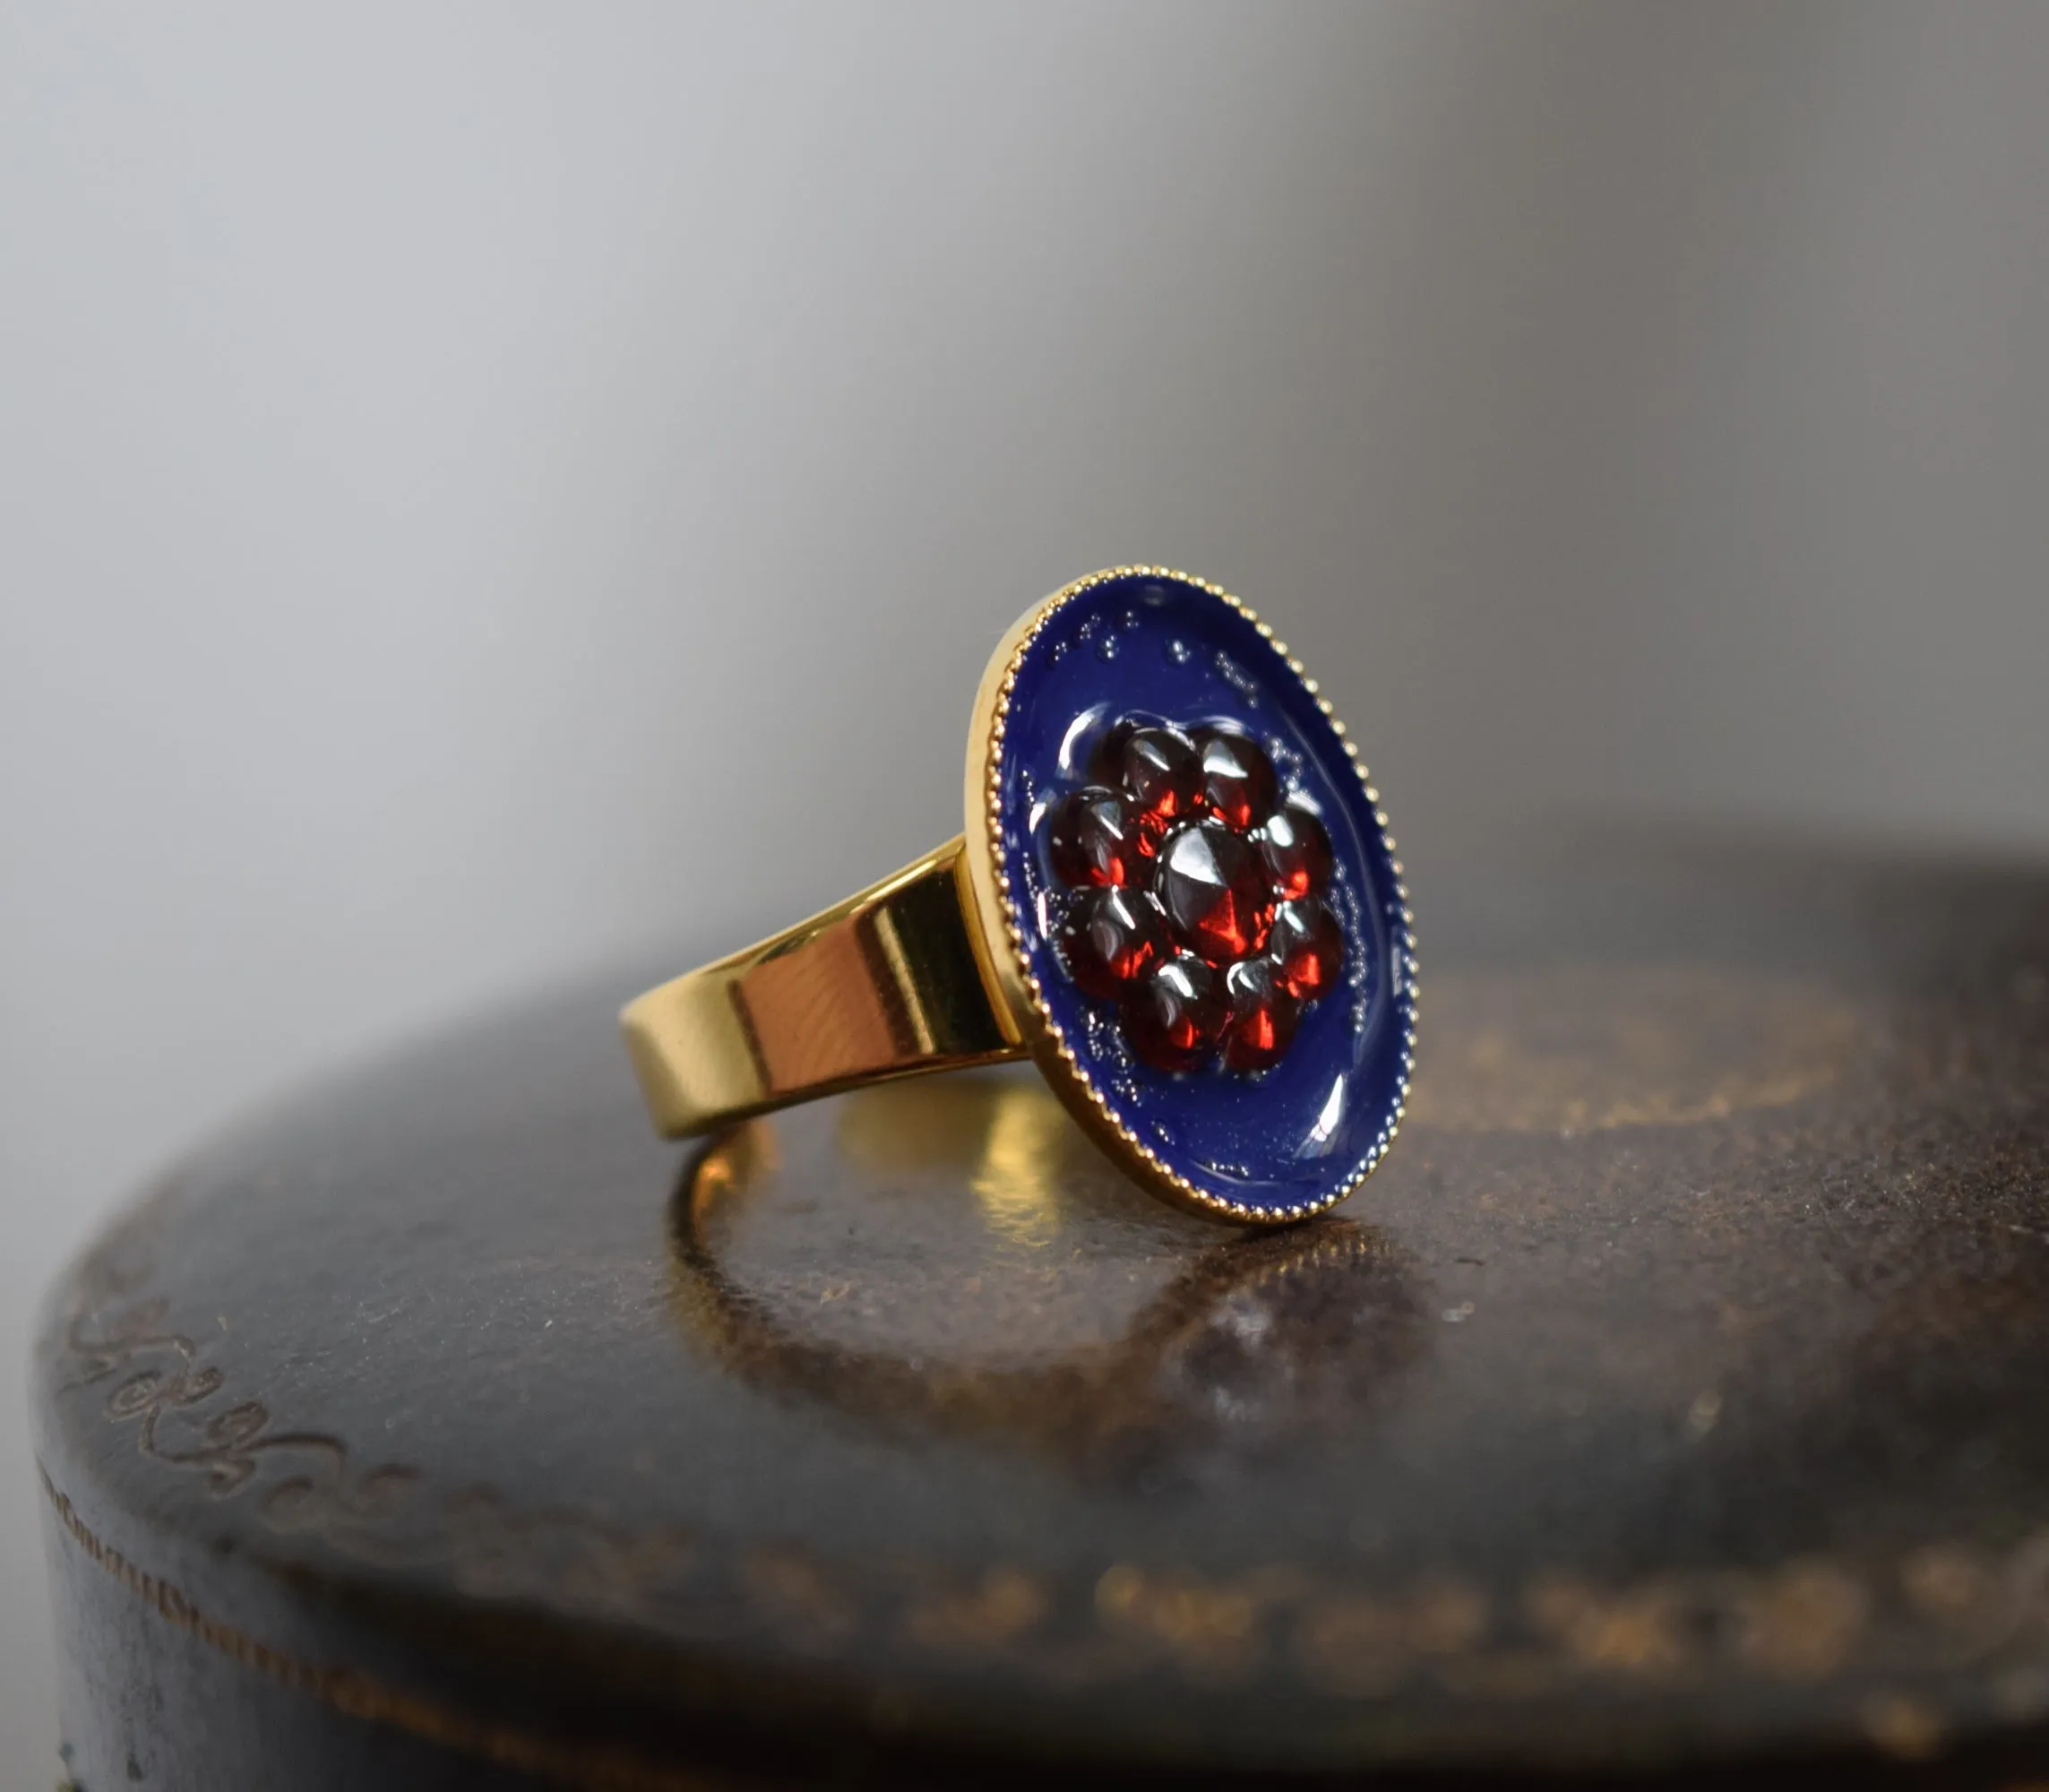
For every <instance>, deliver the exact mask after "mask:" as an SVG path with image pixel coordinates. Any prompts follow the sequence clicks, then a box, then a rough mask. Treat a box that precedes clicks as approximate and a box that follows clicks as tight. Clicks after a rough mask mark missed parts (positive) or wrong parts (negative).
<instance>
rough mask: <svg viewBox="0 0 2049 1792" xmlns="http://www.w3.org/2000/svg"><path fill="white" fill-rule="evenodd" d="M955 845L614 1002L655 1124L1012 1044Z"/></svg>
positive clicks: (680, 1125) (760, 1110)
mask: <svg viewBox="0 0 2049 1792" xmlns="http://www.w3.org/2000/svg"><path fill="white" fill-rule="evenodd" d="M964 847H965V842H964V841H963V840H961V839H960V838H959V837H958V836H957V837H956V838H954V839H953V840H949V841H948V842H947V843H946V844H945V845H944V846H943V847H941V848H939V849H937V850H936V851H934V852H929V853H927V854H926V855H925V857H923V858H921V859H918V860H917V862H916V863H915V864H912V865H908V866H905V867H904V868H903V869H902V870H901V871H900V872H897V873H895V874H893V875H891V876H889V877H885V878H883V879H882V882H881V883H875V884H873V885H871V886H870V887H869V888H868V889H866V890H863V891H860V892H857V894H855V895H852V896H849V897H848V898H847V899H846V900H844V901H841V902H837V903H835V904H834V905H833V906H832V907H831V908H830V909H826V910H824V912H823V913H822V914H818V915H814V916H813V917H812V918H811V919H809V920H808V921H800V922H799V923H798V924H797V925H796V926H794V927H789V928H786V929H785V930H784V931H783V932H781V933H779V934H777V935H775V936H774V937H773V938H771V939H766V940H763V941H762V942H761V943H760V944H758V945H753V946H749V947H748V948H747V949H746V950H745V951H744V952H735V953H733V954H732V955H731V956H730V957H727V958H722V959H720V960H719V961H718V962H716V963H715V964H708V965H704V966H702V968H701V969H696V970H693V971H686V972H685V973H684V975H683V976H681V977H678V978H675V979H674V980H673V981H671V982H668V983H665V984H663V985H662V986H660V987H659V988H657V989H650V991H649V992H648V993H647V994H646V995H642V996H640V997H638V998H637V999H636V1000H634V1001H633V1002H632V1003H630V1004H627V1007H626V1009H625V1012H624V1014H623V1015H622V1016H621V1017H620V1018H621V1024H622V1025H623V1027H624V1030H625V1035H626V1047H627V1050H628V1051H629V1052H630V1053H631V1054H632V1055H633V1067H634V1070H635V1071H636V1072H637V1073H639V1076H640V1080H641V1092H642V1093H643V1094H644V1095H645V1096H646V1097H647V1102H648V1111H649V1114H650V1116H651V1117H652V1118H653V1120H654V1123H655V1125H656V1127H657V1128H658V1129H659V1131H660V1132H661V1133H663V1134H664V1136H666V1137H668V1138H684V1137H688V1136H689V1135H691V1134H693V1133H702V1132H707V1131H710V1130H711V1129H712V1128H715V1127H718V1126H721V1125H724V1124H727V1123H728V1122H730V1121H735V1120H744V1119H746V1118H748V1117H749V1116H753V1115H756V1114H764V1113H767V1112H768V1111H770V1110H771V1108H776V1107H785V1106H787V1105H788V1104H789V1103H790V1102H793V1101H805V1100H809V1099H810V1098H812V1097H814V1096H820V1095H831V1094H835V1093H837V1092H839V1090H847V1089H854V1088H857V1087H858V1086H859V1085H861V1084H863V1083H867V1082H877V1081H883V1080H885V1079H887V1078H891V1077H900V1076H916V1075H919V1074H921V1073H924V1072H926V1071H940V1070H960V1069H964V1068H966V1067H967V1066H969V1065H970V1064H999V1063H1002V1062H1003V1061H1005V1060H1007V1059H1015V1058H1021V1057H1023V1056H1025V1055H1026V1047H1025V1044H1024V1041H1023V1039H1022V1038H1021V1037H1020V1035H1019V1033H1018V1031H1017V1030H1016V1029H1015V1028H1014V1027H1011V1028H1006V1027H1005V1025H1004V1024H1003V1020H1002V1019H1001V1018H999V1011H998V1009H997V1006H996V1004H995V1003H994V1001H992V1000H991V998H990V995H989V992H988V988H987V986H986V984H985V982H984V980H983V976H982V971H981V968H980V966H979V964H978V962H977V958H976V953H975V948H974V943H973V928H972V927H971V926H970V925H969V918H968V915H967V913H966V910H965V908H964V901H965V900H966V893H967V892H966V891H965V890H964V887H963V880H964V878H965V877H966V875H967V870H966V866H965V862H964V861H965V857H966V854H965V850H964Z"/></svg>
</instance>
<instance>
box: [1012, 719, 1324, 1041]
mask: <svg viewBox="0 0 2049 1792" xmlns="http://www.w3.org/2000/svg"><path fill="white" fill-rule="evenodd" d="M1087 764H1088V768H1089V773H1088V775H1089V782H1088V783H1087V784H1085V785H1082V786H1080V788H1075V789H1071V790H1068V791H1065V792H1063V793H1062V794H1061V795H1060V796H1059V797H1056V798H1055V800H1054V801H1053V802H1052V803H1051V804H1050V805H1049V806H1047V808H1046V812H1045V843H1046V863H1047V864H1048V865H1049V866H1051V867H1052V870H1053V874H1054V875H1055V877H1056V878H1058V879H1059V881H1060V882H1061V883H1063V884H1064V885H1065V886H1066V887H1067V889H1068V890H1069V891H1070V892H1072V895H1071V897H1070V898H1069V900H1068V903H1067V908H1066V912H1065V918H1064V920H1063V925H1062V926H1061V928H1060V933H1059V941H1060V955H1061V961H1062V962H1063V965H1064V966H1065V968H1066V970H1067V974H1068V976H1069V977H1070V978H1072V979H1073V982H1074V985H1075V986H1076V987H1077V988H1078V989H1080V991H1081V993H1082V994H1083V995H1088V996H1090V997H1092V998H1094V999H1095V1000H1097V1001H1099V1002H1105V1003H1110V1004H1115V1008H1116V1012H1117V1017H1118V1021H1119V1024H1120V1025H1121V1027H1122V1029H1123V1031H1124V1038H1125V1039H1126V1041H1127V1042H1128V1043H1129V1044H1130V1046H1131V1048H1132V1053H1133V1054H1134V1055H1136V1056H1137V1057H1138V1058H1139V1060H1140V1061H1141V1063H1143V1064H1149V1065H1150V1066H1152V1068H1153V1069H1155V1070H1160V1071H1168V1072H1187V1071H1195V1070H1201V1068H1203V1066H1205V1065H1206V1064H1211V1063H1215V1064H1218V1065H1219V1066H1220V1067H1221V1068H1222V1069H1223V1070H1224V1071H1226V1072H1227V1073H1234V1074H1240V1075H1250V1074H1253V1073H1256V1072H1259V1071H1263V1070H1267V1069H1270V1068H1271V1067H1272V1066H1273V1065H1274V1064H1278V1063H1279V1062H1280V1061H1281V1059H1282V1058H1283V1057H1284V1056H1286V1055H1287V1048H1288V1047H1289V1046H1290V1045H1291V1044H1292V1043H1293V1042H1294V1039H1295V1034H1296V1027H1297V1026H1298V1025H1299V1023H1300V1021H1301V1019H1302V1013H1303V1011H1304V1009H1305V1008H1307V1007H1308V1006H1309V1005H1310V1004H1313V1003H1314V1002H1316V1001H1318V1000H1320V999H1321V998H1322V997H1323V996H1324V995H1329V994H1330V991H1331V990H1332V989H1334V988H1336V986H1337V984H1338V978H1339V971H1340V970H1341V969H1343V966H1344V961H1345V935H1344V929H1343V928H1342V927H1341V926H1339V921H1338V918H1337V915H1336V914H1335V913H1334V912H1333V911H1332V909H1330V906H1329V904H1328V903H1327V902H1325V900H1323V892H1324V890H1325V888H1326V886H1327V885H1328V883H1329V882H1330V874H1331V852H1330V837H1329V836H1328V835H1327V834H1326V833H1325V832H1324V830H1323V824H1322V822H1321V821H1319V820H1318V819H1317V817H1316V815H1315V814H1313V812H1312V811H1311V810H1310V809H1309V808H1308V807H1307V806H1304V804H1303V803H1302V802H1301V801H1300V800H1299V799H1296V798H1294V797H1289V796H1288V795H1287V793H1286V792H1284V791H1283V790H1282V788H1281V786H1280V780H1279V779H1278V777H1277V775H1276V774H1275V771H1274V767H1273V762H1272V761H1271V760H1270V759H1269V758H1268V756H1267V754H1266V753H1265V752H1264V751H1263V750H1262V749H1261V746H1260V745H1259V743H1258V742H1257V741H1255V740H1253V738H1252V737H1250V736H1249V735H1245V734H1243V733H1240V732H1238V731H1237V730H1235V729H1232V728H1175V727H1172V726H1167V725H1165V724H1160V723H1156V722H1152V721H1150V720H1146V719H1140V718H1136V717H1126V718H1124V719H1122V720H1119V721H1116V722H1115V723H1113V724H1111V726H1110V727H1108V728H1106V729H1104V731H1103V733H1102V735H1101V737H1099V738H1098V740H1097V742H1096V745H1095V748H1094V751H1093V752H1092V753H1091V754H1089V757H1088V760H1087Z"/></svg>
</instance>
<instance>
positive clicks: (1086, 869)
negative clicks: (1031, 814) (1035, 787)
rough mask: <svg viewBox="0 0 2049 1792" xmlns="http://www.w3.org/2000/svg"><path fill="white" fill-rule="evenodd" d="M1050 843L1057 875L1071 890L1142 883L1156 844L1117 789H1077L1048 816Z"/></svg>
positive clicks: (1059, 802)
mask: <svg viewBox="0 0 2049 1792" xmlns="http://www.w3.org/2000/svg"><path fill="white" fill-rule="evenodd" d="M1151 850H1152V843H1151V841H1150V840H1148V839H1147V838H1146V836H1145V834H1144V833H1143V832H1142V831H1141V829H1140V827H1139V825H1138V823H1137V822H1136V821H1135V820H1134V819H1133V818H1132V814H1131V812H1130V810H1129V808H1128V807H1127V806H1126V805H1125V803H1124V798H1123V797H1120V796H1118V795H1117V793H1116V792H1115V791H1114V790H1105V789H1103V788H1100V787H1099V786H1096V785H1091V786H1089V788H1086V789H1081V790H1071V791H1069V792H1068V794H1067V795H1066V796H1064V797H1062V798H1061V799H1060V800H1059V801H1058V802H1057V803H1055V805H1054V806H1053V808H1052V810H1051V812H1050V813H1049V814H1047V816H1046V853H1047V857H1050V858H1051V859H1052V861H1053V873H1054V875H1055V876H1056V877H1057V878H1059V879H1060V881H1061V882H1062V883H1064V884H1066V885H1067V887H1068V888H1069V889H1071V890H1083V889H1087V888H1088V887H1089V885H1091V884H1105V885H1119V886H1122V885H1125V884H1131V883H1139V882H1140V881H1141V880H1142V878H1143V877H1144V874H1145V871H1144V866H1143V865H1142V864H1141V860H1142V859H1144V858H1145V857H1146V856H1147V855H1148V854H1149V853H1150V852H1151Z"/></svg>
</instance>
